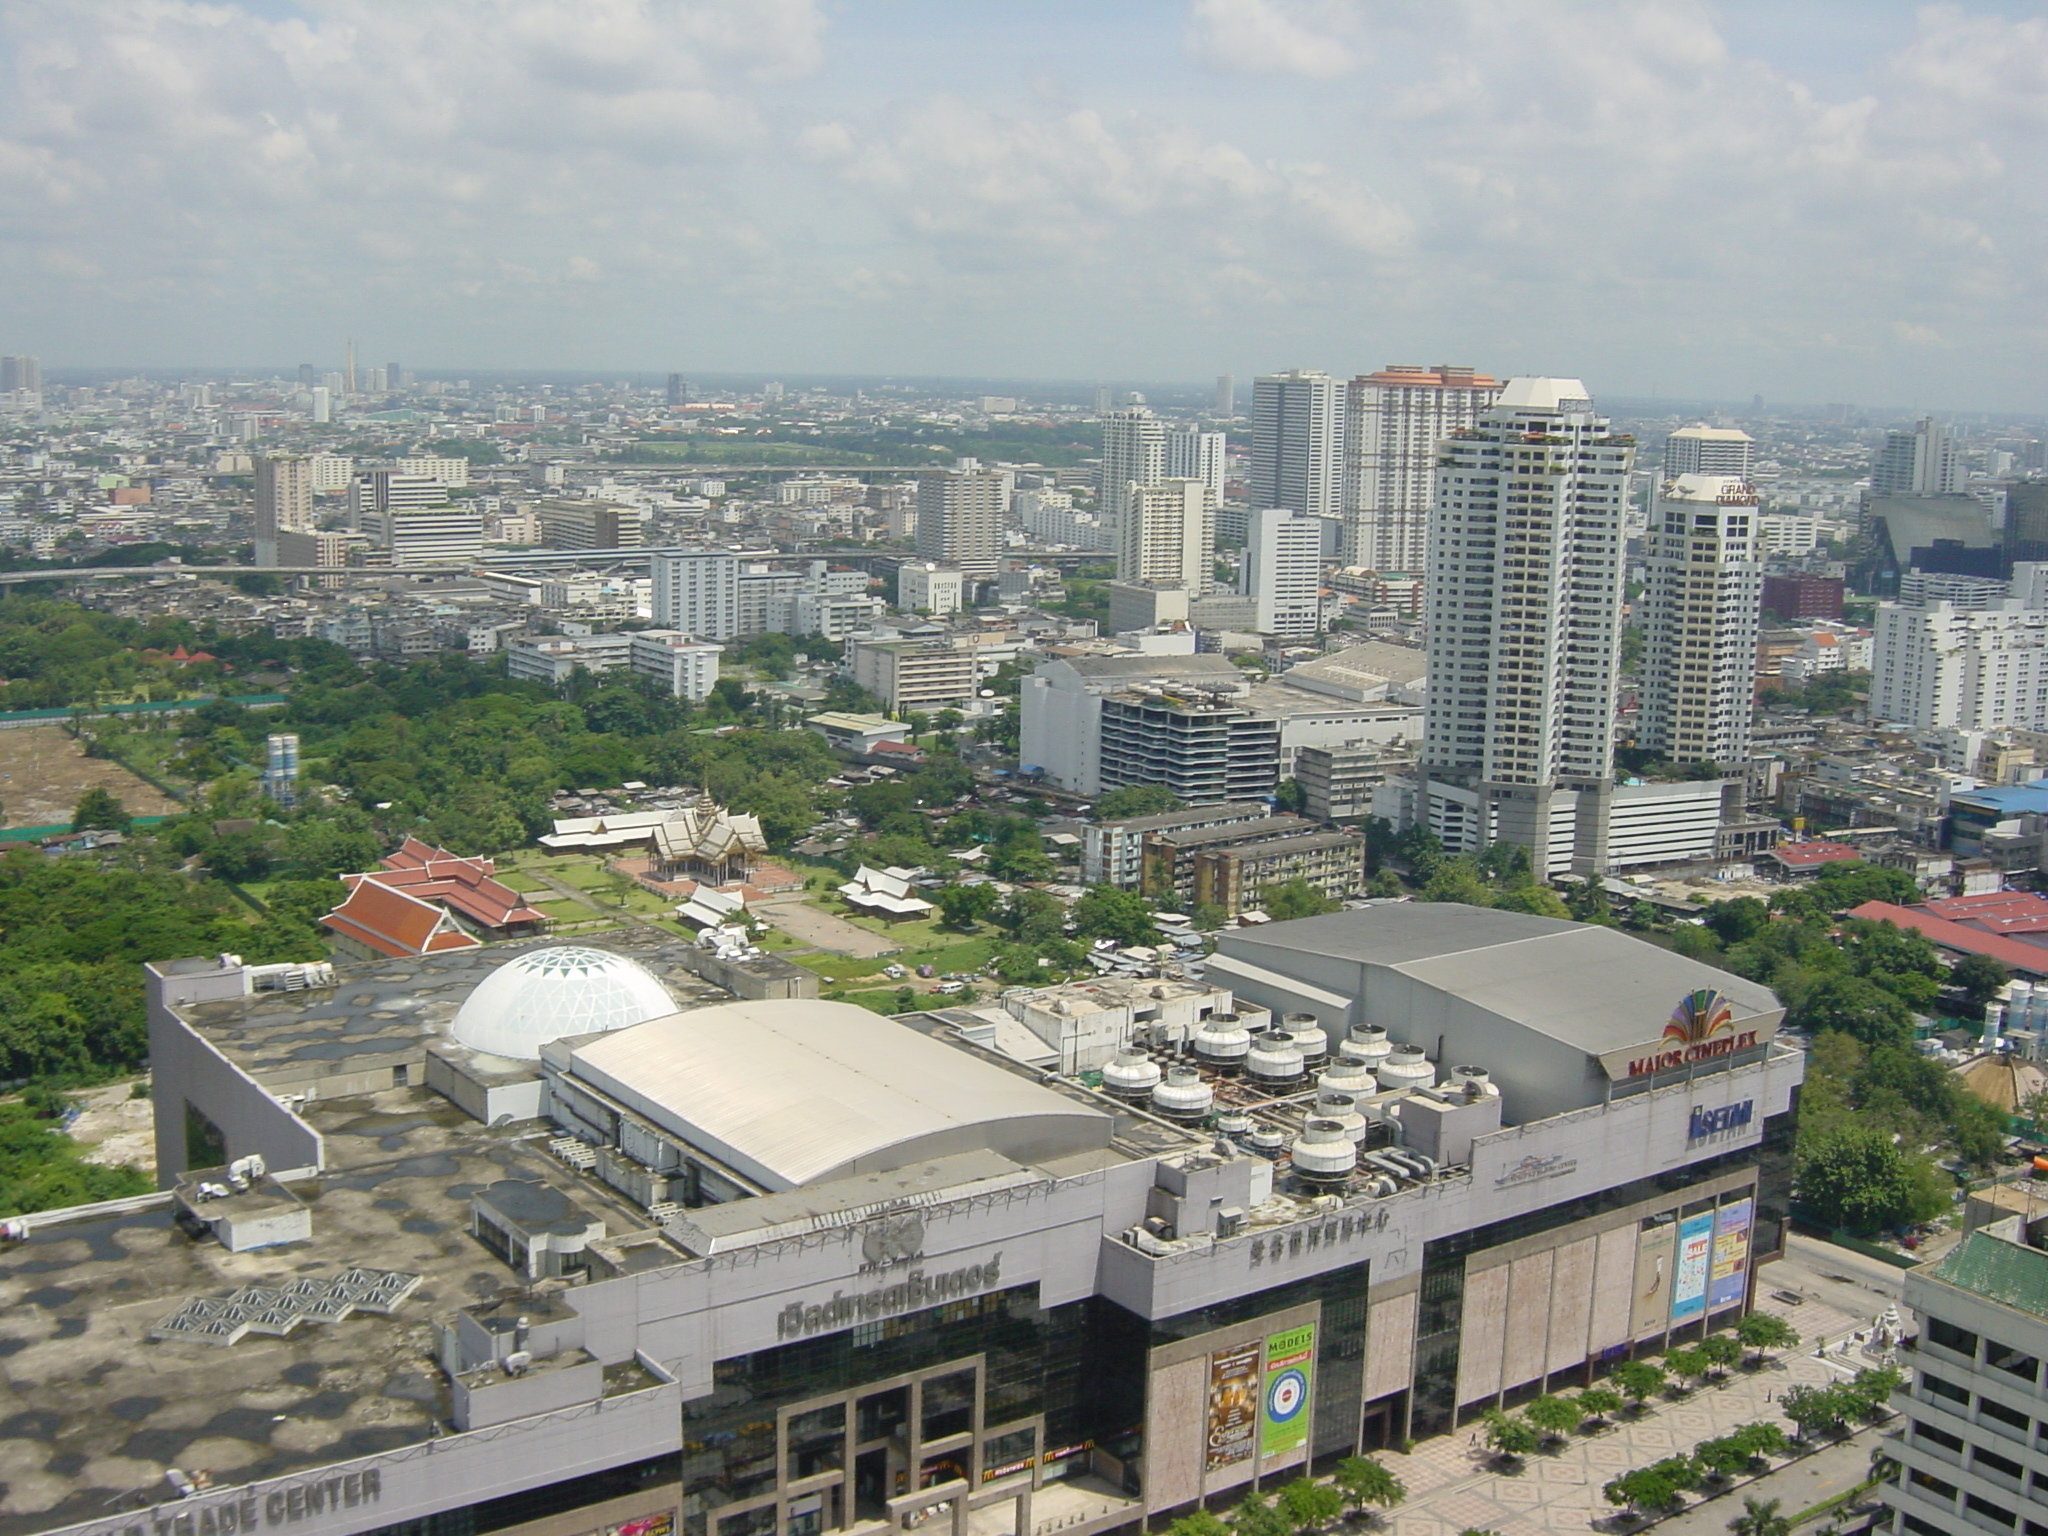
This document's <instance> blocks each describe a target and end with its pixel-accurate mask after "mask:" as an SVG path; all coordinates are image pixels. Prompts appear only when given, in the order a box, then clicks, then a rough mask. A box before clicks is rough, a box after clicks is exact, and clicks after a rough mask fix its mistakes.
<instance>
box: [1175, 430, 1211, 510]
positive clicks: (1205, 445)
mask: <svg viewBox="0 0 2048 1536" xmlns="http://www.w3.org/2000/svg"><path fill="white" fill-rule="evenodd" d="M1223 465H1224V458H1223V434H1222V433H1221V432H1204V431H1202V430H1200V429H1199V428H1197V427H1177V428H1175V429H1173V430H1172V431H1169V432H1168V433H1167V434H1166V475H1165V478H1166V479H1168V480H1199V481H1201V482H1202V484H1204V485H1206V486H1207V487H1208V488H1209V497H1210V500H1211V501H1221V500H1222V499H1223Z"/></svg>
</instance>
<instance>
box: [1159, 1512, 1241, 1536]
mask: <svg viewBox="0 0 2048 1536" xmlns="http://www.w3.org/2000/svg"><path fill="white" fill-rule="evenodd" d="M1166 1536H1230V1527H1229V1526H1227V1525H1225V1524H1224V1523H1223V1522H1222V1521H1221V1520H1219V1519H1217V1518H1216V1517H1215V1516H1214V1515H1212V1514H1210V1513H1209V1511H1208V1510H1206V1509H1198V1510H1196V1511H1195V1512H1194V1513H1193V1514H1191V1515H1182V1516H1181V1517H1180V1518H1179V1519H1178V1520H1176V1521H1174V1522H1173V1523H1172V1524H1171V1525H1169V1526H1168V1527H1167V1528H1166Z"/></svg>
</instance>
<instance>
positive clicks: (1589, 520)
mask: <svg viewBox="0 0 2048 1536" xmlns="http://www.w3.org/2000/svg"><path fill="white" fill-rule="evenodd" d="M1443 458H1444V460H1445V462H1444V463H1443V464H1441V465H1439V466H1438V469H1437V476H1436V510H1435V512H1434V514H1433V515H1432V517H1431V519H1430V550H1429V563H1428V571H1427V579H1426V581H1425V584H1424V615H1425V618H1426V621H1427V623H1428V626H1429V686H1428V708H1427V713H1426V715H1425V717H1424V735H1423V751H1422V767H1421V776H1422V779H1423V781H1424V782H1423V793H1424V796H1425V797H1426V804H1419V805H1418V806H1417V810H1418V811H1419V812H1422V813H1423V814H1426V816H1427V819H1428V822H1429V824H1430V826H1431V827H1432V828H1433V829H1434V830H1435V831H1436V833H1437V835H1438V836H1439V837H1440V838H1442V839H1443V841H1444V844H1445V846H1446V847H1448V848H1450V849H1451V850H1452V851H1453V852H1468V851H1476V850H1479V849H1483V848H1485V847H1486V846H1487V845H1488V844H1490V843H1493V842H1507V843H1512V844H1515V845H1517V846H1519V847H1522V848H1526V849H1527V850H1529V855H1530V862H1531V865H1532V867H1533V868H1534V870H1535V872H1536V874H1537V875H1538V877H1539V878H1547V877H1549V876H1551V875H1556V874H1562V873H1565V872H1568V871H1570V870H1571V869H1573V868H1580V869H1587V870H1593V869H1599V868H1601V867H1602V866H1603V865H1604V864H1605V863H1606V862H1607V859H1606V849H1605V846H1604V843H1605V838H1606V828H1607V815H1606V811H1605V803H1606V800H1607V798H1608V795H1609V793H1610V791H1611V785H1612V779H1611V774H1612V770H1613V763H1614V695H1615V683H1616V674H1617V671H1618V669H1619V661H1620V651H1621V643H1620V642H1621V593H1622V569H1623V566H1622V547H1623V546H1622V541H1623V526H1622V523H1623V509H1624V507H1625V506H1626V502H1627V490H1628V477H1629V470H1630V467H1631V465H1632V464H1633V462H1634V458H1635V450H1634V447H1633V446H1632V442H1631V440H1630V439H1626V438H1616V437H1614V436H1613V435H1612V433H1611V432H1610V430H1609V427H1608V423H1607V420H1606V418H1605V417H1601V416H1597V415H1595V414H1594V413H1593V402H1592V400H1591V398H1590V397H1589V396H1588V395H1587V393H1586V386H1585V385H1583V384H1581V383H1580V382H1579V381H1578V380H1577V379H1542V378H1527V379H1510V380H1509V381H1508V383H1507V385H1506V387H1505V388H1504V389H1503V390H1502V391H1501V393H1500V397H1499V398H1498V399H1497V400H1496V401H1495V402H1494V404H1493V406H1492V407H1491V408H1490V409H1489V410H1487V411H1486V412H1485V413H1484V414H1483V415H1482V416H1481V417H1480V419H1479V421H1478V423H1477V424H1476V425H1475V426H1474V427H1473V429H1472V430H1471V431H1470V432H1468V433H1466V434H1465V435H1463V436H1460V437H1456V438H1452V439H1450V440H1449V441H1447V442H1446V443H1445V444H1444V445H1443Z"/></svg>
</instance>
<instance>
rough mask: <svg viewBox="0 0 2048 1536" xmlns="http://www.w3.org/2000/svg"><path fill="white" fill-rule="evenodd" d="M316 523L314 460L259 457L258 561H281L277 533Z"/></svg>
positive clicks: (306, 528) (300, 530) (303, 529)
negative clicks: (279, 559) (314, 515)
mask: <svg viewBox="0 0 2048 1536" xmlns="http://www.w3.org/2000/svg"><path fill="white" fill-rule="evenodd" d="M312 527H313V461H312V460H311V459H258V460H257V461H256V563H257V564H258V565H277V564H278V563H279V561H278V558H277V536H278V535H279V534H281V533H307V532H310V531H311V529H312Z"/></svg>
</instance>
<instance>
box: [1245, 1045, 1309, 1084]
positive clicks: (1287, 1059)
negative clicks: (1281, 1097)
mask: <svg viewBox="0 0 2048 1536" xmlns="http://www.w3.org/2000/svg"><path fill="white" fill-rule="evenodd" d="M1244 1070H1245V1075H1246V1076H1247V1077H1249V1078H1250V1079H1251V1080H1252V1081H1253V1082H1254V1083H1256V1084H1258V1085H1259V1086H1260V1087H1261V1088H1265V1089H1267V1090H1269V1091H1272V1092H1276V1093H1285V1092H1287V1091H1289V1090H1291V1089H1294V1088H1298V1087H1300V1086H1301V1080H1302V1078H1303V1077H1304V1076H1305V1075H1306V1068H1305V1066H1304V1063H1303V1061H1302V1058H1301V1047H1299V1046H1297V1045H1296V1044H1295V1043H1294V1037H1293V1036H1292V1035H1290V1034H1288V1033H1287V1032H1286V1031H1285V1030H1281V1029H1269V1030H1267V1031H1266V1032H1265V1033H1264V1034H1263V1035H1261V1036H1259V1038H1258V1039H1256V1040H1254V1041H1253V1042H1252V1048H1251V1050H1250V1051H1249V1052H1248V1053H1246V1056H1245V1059H1244Z"/></svg>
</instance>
